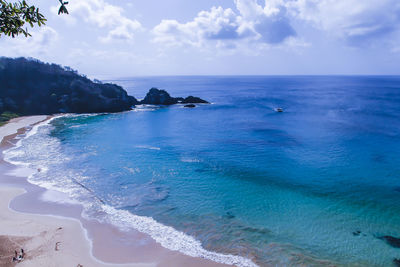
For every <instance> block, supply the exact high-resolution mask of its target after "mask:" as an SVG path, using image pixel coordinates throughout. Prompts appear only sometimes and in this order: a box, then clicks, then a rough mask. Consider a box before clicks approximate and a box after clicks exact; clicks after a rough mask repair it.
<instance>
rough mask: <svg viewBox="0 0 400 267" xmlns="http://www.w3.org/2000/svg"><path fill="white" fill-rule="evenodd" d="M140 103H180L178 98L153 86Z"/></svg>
mask: <svg viewBox="0 0 400 267" xmlns="http://www.w3.org/2000/svg"><path fill="white" fill-rule="evenodd" d="M140 103H141V104H149V105H173V104H176V103H178V100H176V98H173V97H171V96H170V95H169V94H168V92H167V91H165V90H159V89H157V88H151V89H150V91H149V92H148V93H147V95H146V97H145V98H144V99H143V100H142V101H141V102H140Z"/></svg>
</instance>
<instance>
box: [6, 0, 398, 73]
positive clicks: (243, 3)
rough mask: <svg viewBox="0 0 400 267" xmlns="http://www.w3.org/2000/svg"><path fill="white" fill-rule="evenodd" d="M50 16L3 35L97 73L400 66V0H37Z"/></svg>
mask: <svg viewBox="0 0 400 267" xmlns="http://www.w3.org/2000/svg"><path fill="white" fill-rule="evenodd" d="M30 3H32V4H37V5H38V6H39V7H40V9H41V11H42V12H43V13H44V14H45V15H46V18H47V19H48V21H47V24H46V26H45V27H42V28H34V29H31V33H32V35H33V36H32V37H31V38H23V37H21V38H15V39H10V38H7V37H4V36H2V37H1V38H0V51H1V53H0V55H3V56H11V57H17V56H30V57H35V58H38V59H40V60H43V61H46V62H55V63H58V64H61V65H67V66H71V67H72V68H74V69H77V70H78V71H79V72H81V73H85V74H88V75H89V76H91V77H99V78H108V77H122V76H142V75H238V74H243V75H277V74H278V75H296V74H305V75H308V74H386V75H392V74H395V75H396V74H397V75H398V74H400V1H399V0H266V1H261V0H215V1H211V0H201V1H188V0H162V1H161V0H146V1H143V0H70V1H69V5H68V9H69V11H70V15H62V16H58V15H57V9H58V1H57V0H41V1H34V0H31V1H30Z"/></svg>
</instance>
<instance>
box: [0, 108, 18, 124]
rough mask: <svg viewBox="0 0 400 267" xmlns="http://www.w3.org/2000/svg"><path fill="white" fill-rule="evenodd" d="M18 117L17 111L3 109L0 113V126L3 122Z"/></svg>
mask: <svg viewBox="0 0 400 267" xmlns="http://www.w3.org/2000/svg"><path fill="white" fill-rule="evenodd" d="M17 117H19V115H18V114H17V113H12V112H9V111H4V112H3V113H2V114H1V115H0V126H3V125H4V124H6V123H7V122H8V121H9V120H11V119H14V118H17Z"/></svg>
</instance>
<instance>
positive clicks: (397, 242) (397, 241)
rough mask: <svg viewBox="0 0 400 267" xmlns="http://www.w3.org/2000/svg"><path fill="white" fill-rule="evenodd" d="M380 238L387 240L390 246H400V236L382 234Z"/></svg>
mask: <svg viewBox="0 0 400 267" xmlns="http://www.w3.org/2000/svg"><path fill="white" fill-rule="evenodd" d="M379 238H380V239H382V240H384V241H386V243H388V244H389V245H390V246H392V247H394V248H400V238H397V237H393V236H390V235H385V236H381V237H379Z"/></svg>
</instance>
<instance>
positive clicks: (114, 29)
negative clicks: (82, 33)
mask: <svg viewBox="0 0 400 267" xmlns="http://www.w3.org/2000/svg"><path fill="white" fill-rule="evenodd" d="M57 9H58V7H57V6H54V7H52V12H53V13H54V14H55V12H56V11H57ZM68 11H69V15H68V16H62V18H63V19H65V20H66V22H67V23H68V24H76V23H77V21H79V20H83V21H85V22H87V23H92V24H94V25H96V26H98V27H99V28H106V29H107V30H108V32H107V34H106V36H102V37H100V38H99V39H100V40H101V41H103V42H110V41H113V40H124V41H129V40H133V38H134V33H135V32H137V31H140V30H142V29H143V28H142V25H141V23H140V22H139V21H137V20H134V19H130V18H128V17H126V16H124V15H123V13H124V10H123V8H122V7H119V6H115V5H111V4H109V3H107V2H105V1H104V0H79V1H70V2H69V5H68ZM77 18H78V19H77Z"/></svg>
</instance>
